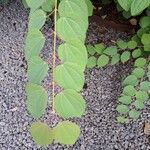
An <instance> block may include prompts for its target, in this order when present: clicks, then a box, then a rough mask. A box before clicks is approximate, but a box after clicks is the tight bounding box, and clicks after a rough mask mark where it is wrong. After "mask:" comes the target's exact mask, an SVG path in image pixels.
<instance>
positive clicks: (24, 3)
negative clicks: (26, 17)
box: [22, 0, 29, 8]
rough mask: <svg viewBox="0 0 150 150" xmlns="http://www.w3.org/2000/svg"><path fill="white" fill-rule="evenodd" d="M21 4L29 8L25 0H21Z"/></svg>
mask: <svg viewBox="0 0 150 150" xmlns="http://www.w3.org/2000/svg"><path fill="white" fill-rule="evenodd" d="M22 4H23V6H24V8H29V6H28V5H27V2H26V0H22Z"/></svg>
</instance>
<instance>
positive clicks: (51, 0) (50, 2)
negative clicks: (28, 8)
mask: <svg viewBox="0 0 150 150" xmlns="http://www.w3.org/2000/svg"><path fill="white" fill-rule="evenodd" d="M54 5H55V0H45V1H44V3H43V5H42V9H43V10H44V11H46V12H51V11H52V10H53V8H54Z"/></svg>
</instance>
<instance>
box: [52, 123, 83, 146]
mask: <svg viewBox="0 0 150 150" xmlns="http://www.w3.org/2000/svg"><path fill="white" fill-rule="evenodd" d="M53 132H54V137H55V140H56V141H58V142H59V143H60V144H66V145H73V144H74V143H75V142H76V141H77V139H78V137H79V135H80V128H79V126H78V125H76V124H75V123H72V122H70V121H63V122H60V123H59V124H58V125H57V126H56V127H55V128H54V129H53Z"/></svg>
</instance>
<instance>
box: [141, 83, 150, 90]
mask: <svg viewBox="0 0 150 150" xmlns="http://www.w3.org/2000/svg"><path fill="white" fill-rule="evenodd" d="M140 90H142V91H150V82H148V81H143V82H141V83H140Z"/></svg>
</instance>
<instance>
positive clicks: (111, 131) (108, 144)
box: [0, 0, 150, 150]
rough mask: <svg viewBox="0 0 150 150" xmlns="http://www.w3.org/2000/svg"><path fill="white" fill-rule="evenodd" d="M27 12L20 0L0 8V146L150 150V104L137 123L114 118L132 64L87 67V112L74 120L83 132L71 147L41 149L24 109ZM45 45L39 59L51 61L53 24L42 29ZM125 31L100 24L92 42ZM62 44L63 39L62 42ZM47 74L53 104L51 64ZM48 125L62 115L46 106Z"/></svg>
mask: <svg viewBox="0 0 150 150" xmlns="http://www.w3.org/2000/svg"><path fill="white" fill-rule="evenodd" d="M27 16H28V13H27V11H26V10H25V9H24V8H23V6H22V5H21V4H20V2H19V0H18V1H15V2H14V1H13V2H12V3H11V4H10V5H8V6H7V7H5V8H4V9H3V11H1V12H0V150H150V145H148V141H147V139H146V137H145V135H144V133H143V126H144V123H145V122H150V113H149V112H150V102H148V103H147V105H146V107H145V109H144V110H143V111H142V112H141V117H140V119H139V120H138V121H136V122H130V123H129V124H127V125H121V124H118V123H117V122H116V121H115V117H116V112H115V107H116V105H117V98H118V96H119V94H120V93H121V90H122V88H121V81H122V80H123V78H124V77H125V76H126V75H127V74H128V73H129V72H130V71H131V69H132V68H131V64H132V62H128V63H127V64H124V65H122V64H118V65H115V66H108V67H107V68H104V69H96V68H94V69H91V70H87V71H86V84H85V88H84V90H83V95H84V97H85V99H86V101H87V109H86V115H85V116H83V117H82V118H79V119H75V121H76V122H77V124H79V125H80V126H81V130H82V133H81V136H80V139H79V140H78V141H77V142H76V144H75V145H74V146H72V147H65V146H61V145H59V144H56V143H55V144H52V145H50V146H49V147H48V148H39V147H37V146H36V145H35V144H34V142H33V141H32V138H31V136H30V134H29V133H28V127H29V125H30V124H31V123H32V121H33V118H32V117H31V116H30V115H29V114H28V113H27V111H26V104H25V101H26V94H25V90H24V89H25V84H26V82H27V77H26V68H27V66H26V61H25V58H24V53H23V45H24V39H25V34H26V29H27ZM43 32H44V33H45V36H46V39H47V41H46V44H45V48H44V49H43V51H42V53H41V57H42V58H43V59H44V60H45V61H48V60H49V58H50V57H51V51H52V43H53V40H52V35H51V33H52V23H51V22H50V21H49V23H48V24H47V25H46V26H45V27H44V31H43ZM126 37H127V35H126V34H124V33H119V32H118V33H117V32H114V31H113V30H108V32H107V33H106V34H104V35H101V34H99V33H98V27H97V26H96V25H91V26H90V29H89V32H88V38H87V42H88V43H97V42H100V41H101V40H103V41H104V40H105V42H106V43H107V42H109V41H110V39H113V40H116V39H118V38H126ZM58 42H60V41H58ZM49 67H50V70H49V76H48V77H46V78H45V80H44V81H43V86H44V87H45V88H46V89H48V94H49V104H50V103H51V98H50V97H51V90H50V88H51V85H50V83H51V62H49ZM41 120H42V121H44V122H46V123H47V124H49V125H50V126H54V125H55V124H56V123H57V122H58V121H59V120H60V119H59V118H58V117H57V116H56V115H54V114H52V111H51V107H50V105H48V108H47V112H46V114H45V115H44V116H43V117H42V118H41Z"/></svg>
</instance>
